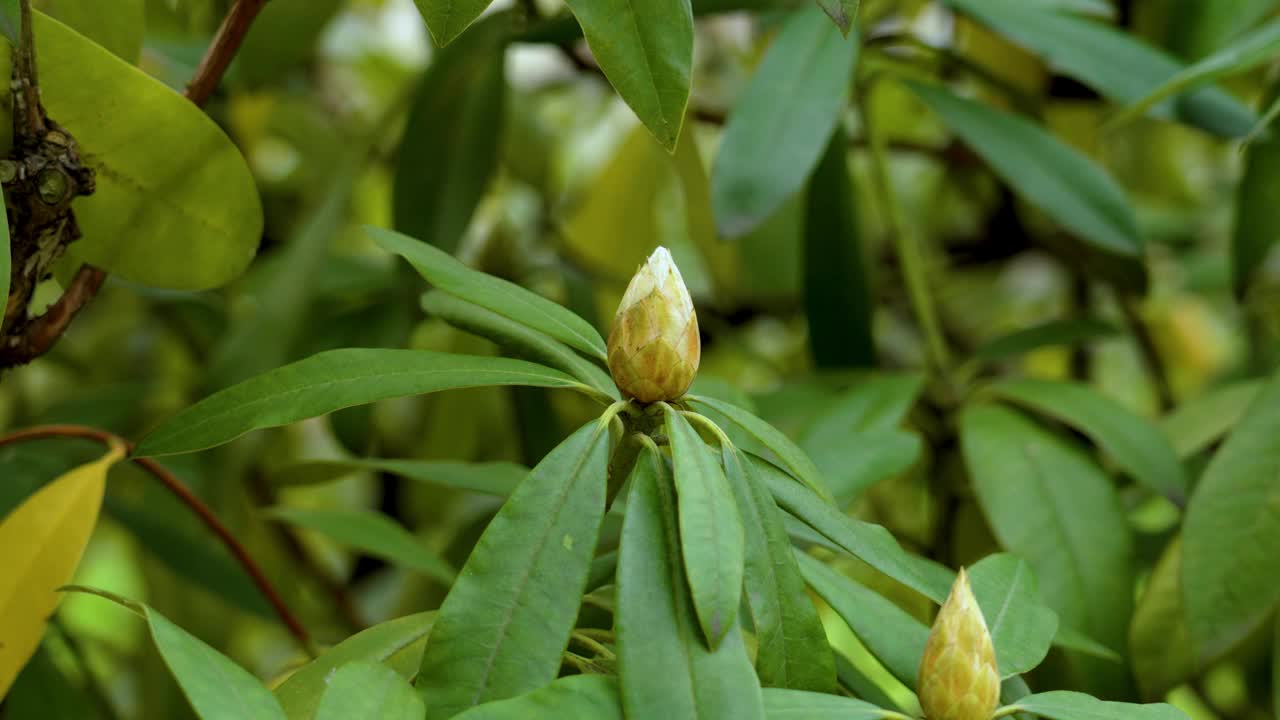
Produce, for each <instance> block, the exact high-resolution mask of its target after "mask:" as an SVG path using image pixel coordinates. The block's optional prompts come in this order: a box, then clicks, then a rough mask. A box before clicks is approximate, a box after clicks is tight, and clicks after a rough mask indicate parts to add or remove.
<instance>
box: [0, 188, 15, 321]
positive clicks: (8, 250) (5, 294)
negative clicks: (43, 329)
mask: <svg viewBox="0 0 1280 720" xmlns="http://www.w3.org/2000/svg"><path fill="white" fill-rule="evenodd" d="M4 203H5V195H4V189H3V188H0V204H4ZM0 226H2V227H0V301H3V302H4V303H5V307H8V302H9V277H10V275H11V274H12V272H13V267H12V264H13V250H12V245H11V242H10V240H9V219H8V213H5V221H4V222H2V223H0ZM3 321H4V311H3V310H0V323H3Z"/></svg>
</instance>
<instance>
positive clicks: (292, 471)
mask: <svg viewBox="0 0 1280 720" xmlns="http://www.w3.org/2000/svg"><path fill="white" fill-rule="evenodd" d="M362 470H364V471H371V472H385V473H391V474H392V475H398V476H400V477H403V478H407V479H409V480H413V481H415V482H420V483H425V484H427V485H435V486H437V487H446V488H454V489H456V490H469V491H472V492H478V493H484V494H485V495H497V496H498V497H506V496H508V495H510V494H511V491H512V490H514V489H515V487H516V485H519V484H520V481H521V480H523V479H524V476H525V475H528V474H529V468H527V467H524V466H523V465H517V464H516V463H509V462H487V463H468V462H458V461H455V460H390V459H382V458H359V459H351V460H311V461H306V462H299V463H294V464H292V465H286V466H284V467H282V468H280V469H279V470H276V471H275V472H274V473H273V474H272V476H271V482H272V484H273V485H277V486H290V485H315V484H320V483H326V482H330V481H333V480H337V479H338V478H341V477H344V476H346V475H350V474H351V473H353V472H359V471H362Z"/></svg>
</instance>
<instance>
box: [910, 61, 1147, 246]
mask: <svg viewBox="0 0 1280 720" xmlns="http://www.w3.org/2000/svg"><path fill="white" fill-rule="evenodd" d="M1116 74H1122V73H1116ZM910 86H911V89H912V90H914V91H915V93H916V95H918V96H919V97H920V99H921V100H923V101H924V102H925V104H926V105H928V106H929V107H930V108H931V109H932V110H933V111H934V112H935V113H937V114H938V115H939V116H941V118H942V120H943V122H945V123H946V125H947V127H948V128H950V129H951V130H952V131H953V132H955V133H956V134H957V135H959V136H960V138H961V139H962V140H964V141H965V143H966V144H968V145H969V146H970V147H972V148H973V150H974V151H975V152H977V153H978V154H979V155H981V156H982V158H983V160H985V161H986V162H987V164H988V165H989V166H990V167H991V169H992V170H993V171H995V173H996V174H997V175H999V176H1000V177H1001V178H1003V179H1004V181H1005V182H1006V183H1007V184H1008V185H1009V187H1010V188H1011V189H1013V191H1014V192H1017V193H1018V194H1020V195H1022V196H1023V197H1024V198H1026V200H1027V201H1028V202H1030V203H1031V204H1033V205H1035V206H1036V207H1038V208H1040V209H1041V210H1043V211H1044V212H1045V213H1046V214H1048V215H1049V216H1050V217H1052V218H1053V219H1054V220H1055V221H1057V222H1058V223H1060V224H1061V225H1062V226H1063V227H1065V228H1066V229H1068V230H1070V231H1071V232H1073V233H1076V234H1078V235H1079V236H1080V238H1081V239H1082V240H1084V241H1086V242H1088V243H1091V244H1093V245H1094V246H1096V247H1097V248H1099V249H1100V250H1103V251H1105V252H1108V253H1111V254H1115V255H1119V256H1121V257H1123V258H1128V259H1132V260H1139V261H1140V260H1141V258H1142V256H1143V252H1144V251H1143V242H1142V237H1141V235H1139V234H1138V224H1137V220H1136V219H1135V217H1134V214H1133V208H1132V207H1131V206H1130V205H1129V200H1128V198H1126V197H1125V194H1124V190H1123V189H1122V188H1121V187H1120V185H1119V184H1118V183H1116V181H1115V180H1114V179H1112V178H1111V176H1110V175H1108V174H1107V173H1106V172H1105V171H1104V170H1103V169H1102V168H1100V167H1099V166H1097V165H1096V164H1094V163H1093V161H1092V160H1090V159H1089V158H1088V157H1086V156H1085V155H1083V154H1081V153H1080V152H1079V151H1078V150H1075V149H1074V148H1072V147H1070V146H1069V145H1067V144H1066V143H1064V142H1062V141H1061V140H1058V139H1057V138H1055V137H1054V136H1053V135H1051V134H1049V133H1048V132H1047V131H1045V130H1044V129H1043V128H1041V127H1039V126H1038V125H1035V124H1033V123H1031V122H1029V121H1027V120H1024V119H1022V118H1020V117H1016V116H1014V115H1010V114H1008V113H1004V112H1001V111H998V110H995V109H993V108H990V107H988V106H986V105H983V104H981V103H978V102H975V101H973V100H967V99H965V98H962V97H960V96H958V95H955V94H953V93H951V92H950V91H948V90H946V89H943V88H940V87H934V86H929V85H923V84H920V83H915V82H912V83H910Z"/></svg>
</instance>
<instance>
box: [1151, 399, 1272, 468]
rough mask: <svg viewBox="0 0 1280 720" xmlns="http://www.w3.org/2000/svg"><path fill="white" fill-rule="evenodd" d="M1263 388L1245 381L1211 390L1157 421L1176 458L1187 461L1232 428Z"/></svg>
mask: <svg viewBox="0 0 1280 720" xmlns="http://www.w3.org/2000/svg"><path fill="white" fill-rule="evenodd" d="M1263 385H1264V383H1263V381H1261V380H1245V381H1242V382H1238V383H1232V384H1231V385H1225V386H1223V387H1220V388H1215V389H1213V390H1210V391H1208V392H1206V393H1204V394H1203V395H1200V396H1198V397H1195V398H1192V399H1191V400H1188V401H1186V402H1184V403H1182V404H1181V405H1179V406H1178V407H1176V408H1174V410H1173V412H1170V413H1169V414H1168V415H1166V416H1165V417H1164V418H1163V419H1162V420H1161V421H1160V429H1161V430H1163V431H1164V434H1165V435H1166V436H1167V437H1168V438H1169V440H1170V441H1171V442H1172V443H1173V447H1174V450H1175V451H1177V453H1178V457H1180V458H1189V457H1191V456H1192V455H1195V454H1196V453H1198V452H1200V451H1201V450H1204V449H1205V448H1207V447H1209V446H1210V445H1212V444H1213V443H1214V442H1216V441H1217V440H1218V439H1219V438H1221V437H1222V436H1223V435H1226V434H1227V433H1228V432H1229V431H1230V430H1231V428H1233V427H1235V426H1236V425H1237V424H1238V423H1239V422H1240V419H1241V418H1242V417H1244V413H1245V411H1246V410H1248V409H1249V405H1251V404H1252V403H1253V400H1254V398H1256V397H1257V396H1258V393H1259V392H1260V391H1261V390H1262V386H1263Z"/></svg>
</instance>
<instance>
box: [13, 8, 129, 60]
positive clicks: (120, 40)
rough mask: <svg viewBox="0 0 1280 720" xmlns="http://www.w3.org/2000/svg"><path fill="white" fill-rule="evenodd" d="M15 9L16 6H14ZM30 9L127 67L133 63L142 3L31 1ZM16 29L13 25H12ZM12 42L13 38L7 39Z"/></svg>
mask: <svg viewBox="0 0 1280 720" xmlns="http://www.w3.org/2000/svg"><path fill="white" fill-rule="evenodd" d="M13 4H14V5H15V6H16V5H17V4H18V3H16V2H15V3H13ZM31 7H32V8H33V9H35V10H39V11H40V12H44V13H48V15H49V16H50V17H52V18H53V19H55V20H57V21H58V22H61V23H63V24H64V25H66V26H67V27H70V28H71V29H72V30H75V31H76V32H78V33H80V34H81V35H84V36H85V37H86V38H88V39H90V40H92V41H94V42H95V43H97V44H99V45H101V46H102V47H104V48H106V49H107V50H110V51H111V52H112V53H113V54H114V55H115V56H116V57H118V58H120V59H121V60H124V61H125V62H127V63H136V62H137V61H138V55H139V53H141V52H142V37H143V35H144V33H145V30H146V25H147V14H146V1H145V0H117V1H116V2H112V3H99V2H91V1H90V2H86V0H34V1H33V2H32V3H31ZM15 27H16V23H15ZM9 40H10V41H11V42H12V41H13V40H14V38H12V37H10V38H9Z"/></svg>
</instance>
